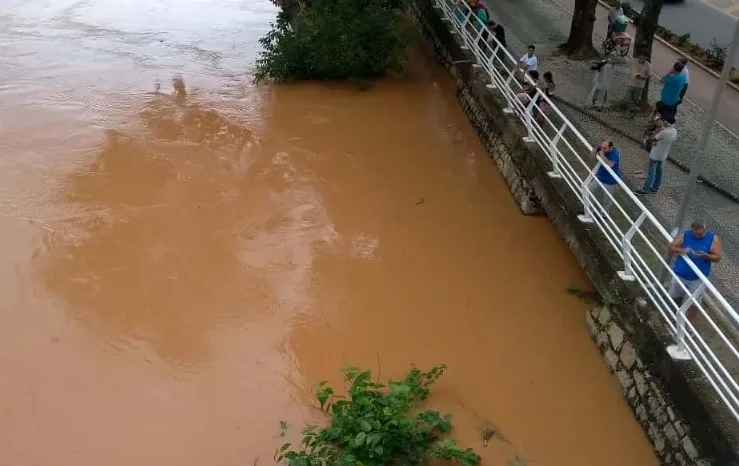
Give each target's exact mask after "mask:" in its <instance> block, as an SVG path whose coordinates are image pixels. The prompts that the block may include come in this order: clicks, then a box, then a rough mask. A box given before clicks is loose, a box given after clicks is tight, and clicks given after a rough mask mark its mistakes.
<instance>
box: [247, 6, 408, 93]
mask: <svg viewBox="0 0 739 466" xmlns="http://www.w3.org/2000/svg"><path fill="white" fill-rule="evenodd" d="M292 5H293V6H292V7H291V8H288V9H287V10H283V11H281V12H280V14H279V15H278V17H277V21H276V22H275V23H274V24H272V29H271V30H270V32H269V33H267V35H266V36H265V37H263V38H262V39H260V44H261V46H262V52H261V53H260V56H259V58H258V59H257V67H256V68H257V71H256V74H255V79H256V80H257V81H261V80H275V81H287V80H302V79H349V78H373V77H378V76H383V75H385V74H388V73H390V72H394V71H400V70H401V69H402V68H403V63H404V56H405V46H406V44H407V41H408V36H409V29H408V26H407V24H406V22H405V21H404V19H403V16H402V12H401V9H400V6H401V2H400V0H361V1H358V0H311V1H310V2H309V3H308V2H295V3H293V4H292Z"/></svg>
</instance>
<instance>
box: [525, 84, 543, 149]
mask: <svg viewBox="0 0 739 466" xmlns="http://www.w3.org/2000/svg"><path fill="white" fill-rule="evenodd" d="M538 95H539V91H536V94H534V97H529V103H528V104H527V105H526V106H525V107H524V109H523V111H524V112H525V115H524V121H525V123H526V136H524V138H523V142H534V141H535V139H534V116H533V112H534V107H535V106H536V97H537V96H538Z"/></svg>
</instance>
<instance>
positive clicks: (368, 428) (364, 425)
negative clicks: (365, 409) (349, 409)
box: [359, 419, 372, 432]
mask: <svg viewBox="0 0 739 466" xmlns="http://www.w3.org/2000/svg"><path fill="white" fill-rule="evenodd" d="M359 424H360V425H361V426H362V430H363V431H365V432H369V431H371V430H372V424H370V423H369V422H368V421H366V420H364V419H362V420H361V421H359Z"/></svg>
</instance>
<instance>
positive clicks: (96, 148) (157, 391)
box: [0, 0, 657, 466]
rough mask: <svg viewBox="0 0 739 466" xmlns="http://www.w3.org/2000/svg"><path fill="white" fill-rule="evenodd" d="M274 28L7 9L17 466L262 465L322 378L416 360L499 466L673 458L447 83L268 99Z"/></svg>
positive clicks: (151, 9)
mask: <svg viewBox="0 0 739 466" xmlns="http://www.w3.org/2000/svg"><path fill="white" fill-rule="evenodd" d="M274 14H275V11H274V9H273V7H272V6H271V5H270V3H269V2H267V1H266V0H265V1H258V0H239V1H236V0H221V1H206V0H179V1H175V0H158V1H143V0H124V1H122V0H115V1H113V0H83V1H61V0H53V1H52V0H23V1H21V0H4V1H2V13H0V56H2V60H1V61H0V102H1V104H0V231H1V232H2V236H1V237H0V295H1V296H2V297H3V299H2V300H0V419H2V422H0V464H3V465H7V466H23V465H29V466H47V465H48V466H56V465H69V466H132V465H159V466H170V465H171V466H190V465H192V466H205V465H207V466H231V465H233V466H236V465H252V464H269V463H271V462H272V454H273V452H274V448H275V447H276V446H277V445H279V444H280V443H282V442H283V441H284V440H285V438H287V439H294V437H295V435H296V432H297V431H298V430H299V426H300V425H301V424H302V423H303V422H305V421H309V420H310V421H321V415H320V413H318V411H317V410H316V409H315V408H313V407H311V396H310V393H311V386H312V384H313V383H314V382H316V381H318V380H323V379H328V380H331V381H333V382H335V383H338V382H339V377H338V375H339V373H338V370H339V368H340V367H342V366H345V365H349V364H351V365H359V366H363V367H367V368H372V369H373V370H375V372H380V373H381V376H382V377H383V378H387V377H399V376H401V375H402V374H403V372H404V371H405V370H406V369H407V368H408V365H409V364H410V363H411V362H415V363H417V364H419V365H421V366H423V367H429V366H430V365H432V364H436V363H446V364H448V366H449V371H448V373H447V374H446V375H445V376H444V378H443V379H442V380H441V382H440V383H439V385H438V387H437V390H436V392H435V394H434V395H433V397H432V399H431V400H430V403H431V404H432V405H433V406H435V407H438V408H440V409H444V410H448V411H451V412H452V413H453V414H454V416H455V423H456V427H457V432H456V436H457V438H458V440H460V442H461V443H463V444H465V445H468V446H472V447H475V448H477V449H478V451H480V452H481V453H482V454H483V456H484V458H485V462H486V464H496V465H497V464H500V465H502V464H504V461H505V459H507V458H511V457H513V456H515V455H521V456H522V457H524V458H527V459H529V460H531V461H532V462H531V464H536V465H562V466H575V465H583V466H586V465H588V466H589V465H619V466H621V465H656V464H657V462H656V460H655V459H654V457H653V456H652V453H651V451H650V447H649V444H648V443H647V441H646V440H645V438H644V436H643V434H642V432H641V431H640V429H639V427H638V426H637V424H636V423H635V422H634V421H633V420H632V418H631V416H630V413H629V411H628V409H627V407H626V406H625V405H624V403H623V402H622V400H621V398H620V394H619V391H618V390H617V388H616V386H615V384H614V382H613V380H612V378H611V377H610V376H609V374H608V373H607V371H606V369H605V366H604V365H603V363H602V362H601V360H600V358H599V355H598V353H597V351H596V348H595V346H594V345H593V344H592V343H591V342H590V340H589V338H588V336H587V334H586V332H585V330H584V322H583V321H584V319H583V313H584V307H583V304H582V303H580V302H578V301H577V300H575V299H574V298H572V297H570V296H568V295H567V294H566V292H565V289H566V287H567V286H568V285H571V284H577V285H580V286H587V285H586V281H585V278H584V276H583V274H582V273H581V271H580V270H579V269H578V267H577V265H576V263H575V262H574V260H573V258H572V257H571V256H570V254H569V251H568V249H567V247H566V245H565V244H564V242H563V241H562V240H561V239H560V238H559V237H558V235H557V233H556V231H555V230H554V229H553V228H552V226H551V225H550V224H549V223H548V222H547V221H546V220H545V219H541V218H529V217H523V216H521V215H520V214H519V212H518V211H517V209H516V207H515V205H514V203H513V202H512V201H511V198H510V196H509V194H508V192H507V190H506V188H505V186H504V184H503V183H502V182H501V179H500V177H499V175H498V174H497V172H496V171H495V168H494V167H493V165H492V164H491V163H490V162H489V161H487V160H486V159H485V156H484V154H483V151H482V148H481V147H480V145H479V142H478V140H477V138H476V136H475V134H474V132H473V131H472V130H471V129H470V127H469V125H468V123H467V121H466V120H465V118H464V115H463V114H462V112H461V110H460V109H459V108H458V106H457V104H456V103H455V100H454V91H453V88H452V86H451V83H450V81H449V79H448V77H447V76H446V75H445V74H444V72H442V71H441V70H440V69H439V68H438V67H437V66H436V65H435V64H434V63H433V61H432V60H431V59H430V58H429V57H428V56H427V54H426V52H425V51H424V50H422V49H421V48H420V47H417V48H414V49H412V50H411V51H410V57H411V59H410V66H409V71H408V73H406V75H404V76H403V77H399V78H396V79H391V80H387V81H384V82H381V83H378V84H376V85H375V86H373V87H371V88H369V89H358V88H356V87H353V86H349V85H326V84H301V85H290V86H280V87H268V86H265V87H254V86H253V85H251V77H250V73H251V68H252V64H253V63H254V59H255V56H256V52H257V40H258V38H259V37H260V36H262V35H263V34H264V33H265V32H266V30H267V28H268V24H269V21H270V20H271V19H272V18H273V17H274ZM178 75H180V76H181V77H182V79H184V82H185V83H186V85H187V91H188V95H187V96H181V97H177V96H176V95H175V94H174V93H173V92H172V84H171V81H172V78H173V77H175V76H178ZM157 80H159V82H161V91H162V92H161V93H156V92H154V89H155V87H154V86H155V84H154V83H155V82H156V81H157ZM281 420H284V421H287V422H288V423H289V424H290V426H291V428H290V429H289V430H288V434H287V436H286V437H285V438H283V437H280V429H279V421H281ZM488 423H490V424H494V425H496V426H497V428H498V429H499V431H500V432H502V433H503V435H504V436H505V438H506V439H507V440H508V441H509V443H506V442H503V441H499V440H493V441H492V443H491V444H490V445H489V446H487V447H483V446H482V439H481V433H480V429H481V426H483V425H486V424H488Z"/></svg>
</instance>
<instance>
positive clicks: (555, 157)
mask: <svg viewBox="0 0 739 466" xmlns="http://www.w3.org/2000/svg"><path fill="white" fill-rule="evenodd" d="M566 129H567V123H562V127H560V128H559V130H558V131H557V134H555V135H554V138H553V139H552V141H551V142H550V143H549V158H550V159H551V160H552V171H550V172H547V175H548V176H549V177H550V178H562V173H561V172H560V171H559V150H558V149H557V144H559V140H560V139H562V135H563V134H564V132H565V130H566Z"/></svg>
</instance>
